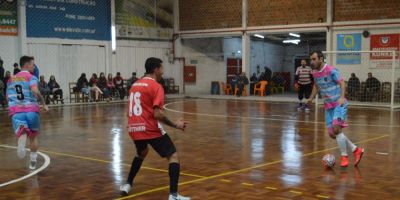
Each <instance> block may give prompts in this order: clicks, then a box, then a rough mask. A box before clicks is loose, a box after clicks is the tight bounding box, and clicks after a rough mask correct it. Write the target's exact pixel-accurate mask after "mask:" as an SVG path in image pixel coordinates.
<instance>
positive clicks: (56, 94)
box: [48, 75, 64, 104]
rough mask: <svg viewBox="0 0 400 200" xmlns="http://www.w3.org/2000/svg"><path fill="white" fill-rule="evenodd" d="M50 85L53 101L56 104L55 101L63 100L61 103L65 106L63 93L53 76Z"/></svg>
mask: <svg viewBox="0 0 400 200" xmlns="http://www.w3.org/2000/svg"><path fill="white" fill-rule="evenodd" d="M48 85H49V88H50V92H51V94H52V95H53V98H52V99H51V101H52V102H53V103H54V101H55V100H57V99H59V100H61V103H63V104H64V99H63V91H62V89H61V87H60V85H59V84H58V83H57V81H56V78H55V77H54V76H53V75H51V76H50V80H49V83H48Z"/></svg>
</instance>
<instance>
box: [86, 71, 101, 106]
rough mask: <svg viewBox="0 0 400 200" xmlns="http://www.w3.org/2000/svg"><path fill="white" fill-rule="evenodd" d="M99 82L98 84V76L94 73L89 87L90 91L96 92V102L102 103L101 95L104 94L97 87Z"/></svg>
mask: <svg viewBox="0 0 400 200" xmlns="http://www.w3.org/2000/svg"><path fill="white" fill-rule="evenodd" d="M97 82H98V79H97V74H95V73H93V74H92V78H90V81H89V86H90V91H92V92H94V101H96V102H98V101H100V99H99V95H100V94H103V92H102V91H101V89H100V88H99V87H98V86H97Z"/></svg>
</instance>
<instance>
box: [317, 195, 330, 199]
mask: <svg viewBox="0 0 400 200" xmlns="http://www.w3.org/2000/svg"><path fill="white" fill-rule="evenodd" d="M316 197H318V198H322V199H329V196H325V195H316Z"/></svg>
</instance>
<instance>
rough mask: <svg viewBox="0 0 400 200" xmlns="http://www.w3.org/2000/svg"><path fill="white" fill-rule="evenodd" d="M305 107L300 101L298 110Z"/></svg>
mask: <svg viewBox="0 0 400 200" xmlns="http://www.w3.org/2000/svg"><path fill="white" fill-rule="evenodd" d="M303 109H304V107H303V104H302V103H300V104H299V106H298V107H297V110H298V111H302V110H303Z"/></svg>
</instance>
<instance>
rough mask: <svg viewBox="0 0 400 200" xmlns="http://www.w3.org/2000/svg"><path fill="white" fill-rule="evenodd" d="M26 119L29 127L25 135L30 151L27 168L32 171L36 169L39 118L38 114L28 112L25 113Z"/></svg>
mask: <svg viewBox="0 0 400 200" xmlns="http://www.w3.org/2000/svg"><path fill="white" fill-rule="evenodd" d="M26 118H27V121H28V127H29V128H28V130H27V134H28V137H29V140H30V145H29V146H30V150H31V153H30V164H29V168H30V169H32V170H33V169H36V163H37V161H36V159H37V150H38V149H39V141H38V135H39V130H40V117H39V113H36V112H29V113H26Z"/></svg>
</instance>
